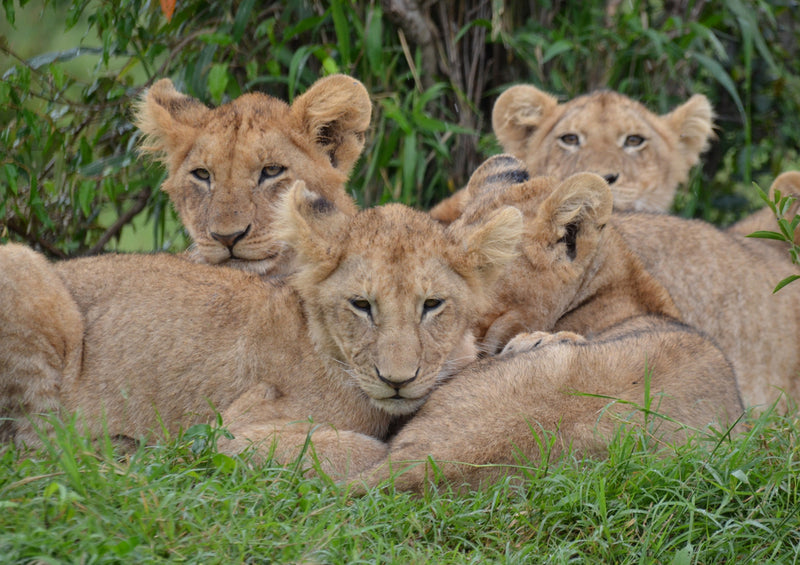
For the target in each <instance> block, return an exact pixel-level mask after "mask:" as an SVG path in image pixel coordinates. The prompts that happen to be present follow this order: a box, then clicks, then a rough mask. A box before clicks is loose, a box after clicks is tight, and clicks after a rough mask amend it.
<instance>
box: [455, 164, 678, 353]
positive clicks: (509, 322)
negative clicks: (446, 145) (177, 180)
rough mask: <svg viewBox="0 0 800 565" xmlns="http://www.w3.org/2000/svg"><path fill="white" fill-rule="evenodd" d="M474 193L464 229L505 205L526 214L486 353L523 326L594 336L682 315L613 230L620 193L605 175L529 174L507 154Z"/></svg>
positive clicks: (484, 169) (482, 173) (490, 319)
mask: <svg viewBox="0 0 800 565" xmlns="http://www.w3.org/2000/svg"><path fill="white" fill-rule="evenodd" d="M466 193H467V194H468V196H469V198H470V201H469V202H468V203H467V204H466V209H465V211H464V214H463V215H462V216H461V217H460V218H459V219H458V220H456V221H455V222H454V223H453V224H452V225H451V228H452V229H453V230H454V231H456V232H458V231H459V230H461V229H463V228H466V227H469V226H472V225H474V224H477V223H480V222H481V218H483V217H484V216H485V215H486V214H489V213H491V212H492V211H493V210H495V209H496V208H498V207H502V206H515V207H516V208H518V209H520V210H521V211H522V212H523V216H524V225H525V231H524V235H523V238H522V242H521V244H520V255H519V256H518V257H517V259H516V260H515V261H513V262H512V263H510V264H509V266H508V267H507V269H506V272H505V273H504V275H503V276H502V277H501V278H500V279H499V280H498V283H497V285H496V288H495V294H496V299H495V301H494V303H493V308H492V310H491V312H490V313H489V314H488V315H487V316H486V317H484V319H483V320H482V322H481V324H480V325H479V327H478V336H479V337H480V338H482V341H483V349H484V350H485V351H486V352H488V353H495V352H498V351H499V350H500V349H502V347H503V346H504V345H505V344H506V343H507V342H508V340H509V339H511V337H513V336H514V335H516V334H517V333H520V332H523V331H533V330H562V329H568V330H572V331H575V332H579V333H583V334H587V335H591V334H592V333H597V332H600V331H602V330H604V329H606V328H607V327H609V326H612V325H614V324H617V323H618V322H620V321H621V320H625V319H627V318H631V317H633V316H638V315H644V314H658V315H664V316H671V317H675V318H677V317H678V316H679V313H678V310H677V308H676V307H675V305H674V303H673V302H672V299H671V298H670V296H669V294H668V293H667V291H666V290H665V289H664V287H663V286H662V285H660V284H659V283H657V282H656V281H655V280H654V279H653V277H652V276H651V275H650V274H648V273H647V272H646V271H645V269H644V266H643V265H642V263H641V261H640V260H639V258H638V257H636V256H635V255H634V254H633V253H631V252H630V251H629V250H628V249H627V248H626V247H625V245H624V244H623V243H622V241H621V240H620V238H619V236H618V234H616V233H615V232H614V230H613V229H606V224H607V223H608V221H609V219H610V218H611V208H612V205H611V200H612V196H611V192H610V190H609V187H608V185H607V183H606V182H605V181H603V179H602V178H600V177H599V176H597V175H594V174H591V173H579V174H576V175H573V176H571V177H569V178H567V179H566V180H564V181H558V180H556V179H555V178H553V177H534V178H528V175H527V173H526V171H525V169H524V166H523V164H522V163H521V162H520V161H519V160H517V159H515V158H514V157H511V156H510V155H500V156H496V157H492V158H491V159H489V160H487V161H486V162H485V163H484V164H483V165H481V166H480V167H479V168H478V169H477V170H476V171H475V173H474V174H473V175H472V178H471V179H470V182H469V184H468V186H467V189H466ZM570 249H572V250H573V251H574V256H570Z"/></svg>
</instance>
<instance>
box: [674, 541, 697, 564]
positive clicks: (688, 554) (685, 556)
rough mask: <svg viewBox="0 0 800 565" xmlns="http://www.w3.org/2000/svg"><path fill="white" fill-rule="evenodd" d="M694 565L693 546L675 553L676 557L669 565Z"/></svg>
mask: <svg viewBox="0 0 800 565" xmlns="http://www.w3.org/2000/svg"><path fill="white" fill-rule="evenodd" d="M691 563H692V546H691V545H687V546H686V547H684V548H683V549H679V550H678V551H677V552H675V555H674V557H673V558H672V560H671V561H670V562H669V565H691Z"/></svg>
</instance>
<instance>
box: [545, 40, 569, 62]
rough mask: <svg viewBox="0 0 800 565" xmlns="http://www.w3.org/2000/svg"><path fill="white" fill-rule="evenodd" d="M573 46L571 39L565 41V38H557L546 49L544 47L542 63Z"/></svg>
mask: <svg viewBox="0 0 800 565" xmlns="http://www.w3.org/2000/svg"><path fill="white" fill-rule="evenodd" d="M574 47H575V45H574V44H573V43H572V42H571V41H567V40H566V39H559V40H558V41H556V42H555V43H551V44H550V45H549V46H548V47H547V49H545V51H544V55H543V56H542V63H546V62H548V61H549V60H550V59H552V58H553V57H557V56H558V55H560V54H561V53H564V52H566V51H569V50H570V49H573V48H574Z"/></svg>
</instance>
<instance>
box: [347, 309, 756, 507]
mask: <svg viewBox="0 0 800 565" xmlns="http://www.w3.org/2000/svg"><path fill="white" fill-rule="evenodd" d="M643 408H644V410H643ZM742 410H743V409H742V405H741V402H740V400H739V395H738V394H737V390H736V382H735V379H734V375H733V371H732V370H731V368H730V365H729V363H728V362H727V361H726V359H725V357H724V355H723V354H722V353H721V352H720V350H719V349H718V348H717V347H715V346H714V345H713V344H712V343H711V342H710V341H708V340H707V339H706V338H705V337H704V336H702V335H701V334H699V333H698V332H696V331H694V330H692V329H691V328H687V327H686V326H684V325H682V324H679V323H677V322H675V321H671V320H668V319H665V318H659V317H650V316H641V317H638V318H636V320H635V322H634V323H632V324H628V323H623V324H621V325H619V326H616V327H614V328H611V330H610V331H609V333H608V334H605V335H603V334H601V335H600V336H598V337H596V338H595V339H592V340H588V341H587V340H584V339H583V338H581V337H580V336H577V335H576V334H571V333H570V332H558V333H555V334H545V333H542V332H537V333H535V334H527V335H522V336H519V338H515V340H514V341H512V342H511V344H509V348H508V350H507V351H506V352H504V353H503V354H501V355H499V356H496V357H491V358H486V359H482V360H480V361H478V362H476V363H473V364H471V365H469V366H468V367H467V368H465V369H464V370H463V371H461V372H460V373H459V374H458V377H457V378H455V379H452V380H451V381H448V382H447V383H445V384H444V385H442V386H441V387H440V388H439V389H437V390H436V391H434V393H433V394H432V395H431V397H430V399H429V400H428V402H426V403H425V405H424V406H423V407H422V408H421V409H420V411H419V412H418V413H417V415H416V416H414V418H412V419H411V421H409V422H408V423H407V424H406V425H405V426H404V427H403V428H402V429H401V430H400V432H399V433H398V434H397V435H396V436H395V437H394V438H393V439H392V440H391V442H390V444H389V455H388V457H387V458H386V459H385V460H383V461H381V462H379V463H377V464H376V465H374V466H373V467H372V468H371V469H369V470H367V471H366V472H364V473H356V474H353V475H351V479H352V480H353V487H354V490H355V491H356V492H359V491H362V490H363V489H364V488H368V487H375V486H377V485H379V484H381V483H385V482H386V480H387V479H389V478H390V477H391V484H392V485H394V487H395V488H396V489H398V490H414V491H421V490H424V488H425V486H426V484H427V483H428V482H431V481H433V482H435V481H436V480H439V479H443V480H445V481H447V482H448V483H450V484H451V485H453V486H455V487H460V486H461V485H464V484H466V485H468V486H469V487H471V488H479V487H480V486H481V485H483V484H487V483H491V482H494V481H496V480H497V479H498V478H499V477H502V476H505V475H509V474H518V473H520V471H521V466H531V465H533V466H539V465H544V464H546V463H547V459H548V457H558V456H559V454H560V453H561V452H562V451H563V450H565V449H567V448H571V449H572V450H573V453H576V454H579V455H602V454H603V453H604V452H605V450H606V447H607V445H608V442H609V441H610V440H611V438H612V437H613V436H614V433H616V429H617V427H618V426H619V425H620V424H622V425H625V426H628V427H633V426H635V427H639V428H642V430H643V433H644V434H646V436H647V437H648V438H650V439H651V440H652V441H653V442H654V443H656V444H658V443H659V442H662V441H663V442H666V443H673V442H676V441H679V442H680V441H685V440H686V438H687V436H689V435H691V434H692V433H694V432H696V431H697V430H698V429H704V428H706V427H707V426H709V425H717V426H719V425H721V426H723V428H722V429H723V430H724V429H725V427H727V426H730V425H731V423H732V422H734V421H735V420H736V418H737V417H738V416H739V415H740V414H741V413H742ZM429 458H432V459H433V460H434V461H435V462H436V463H435V464H436V468H437V469H438V471H436V472H434V471H433V469H432V467H431V463H430V459H429Z"/></svg>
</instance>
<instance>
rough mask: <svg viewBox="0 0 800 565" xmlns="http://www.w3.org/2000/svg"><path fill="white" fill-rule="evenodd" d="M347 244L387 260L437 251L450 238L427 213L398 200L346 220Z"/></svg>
mask: <svg viewBox="0 0 800 565" xmlns="http://www.w3.org/2000/svg"><path fill="white" fill-rule="evenodd" d="M348 239H349V245H348V248H349V249H350V250H352V251H355V252H357V253H359V254H360V255H362V256H373V255H380V256H382V257H383V258H384V259H386V260H387V261H390V262H395V261H397V262H401V261H407V260H409V259H410V258H413V257H423V256H424V257H429V256H434V255H441V254H442V253H445V252H447V251H449V250H450V249H451V248H452V247H453V246H454V242H453V240H452V238H450V237H448V235H447V234H446V232H445V227H444V226H442V225H441V224H439V223H438V222H436V221H435V220H433V219H432V218H431V217H430V215H428V214H426V213H425V212H421V211H419V210H414V209H413V208H409V207H408V206H404V205H402V204H386V205H384V206H379V207H376V208H370V209H366V210H362V211H360V212H359V213H358V214H356V216H355V217H354V218H353V220H352V222H351V223H350V229H349V232H348Z"/></svg>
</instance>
